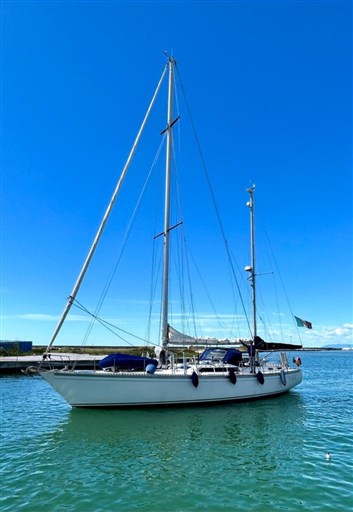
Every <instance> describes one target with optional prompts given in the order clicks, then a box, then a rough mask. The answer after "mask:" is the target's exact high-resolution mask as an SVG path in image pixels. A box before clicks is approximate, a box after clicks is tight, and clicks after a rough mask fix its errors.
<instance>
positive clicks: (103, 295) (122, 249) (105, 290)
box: [82, 136, 165, 346]
mask: <svg viewBox="0 0 353 512" xmlns="http://www.w3.org/2000/svg"><path fill="white" fill-rule="evenodd" d="M164 139H165V136H164V137H163V138H162V141H161V142H160V144H159V147H158V150H157V152H156V154H155V157H154V159H153V162H152V164H151V167H150V170H149V172H148V174H147V177H146V180H145V182H144V184H143V186H142V189H141V192H140V195H139V198H138V200H137V203H136V205H135V208H134V210H133V212H132V215H131V218H130V221H129V224H128V226H127V228H126V231H125V235H124V238H123V241H122V244H121V247H120V251H119V256H118V259H117V261H116V263H115V265H114V267H113V269H112V271H111V273H110V276H109V277H108V279H107V281H106V283H105V285H104V287H103V290H102V293H101V296H100V298H99V300H98V303H97V306H96V308H95V310H94V313H93V314H91V313H90V314H91V316H92V319H91V322H90V324H89V326H88V327H87V330H86V333H85V335H84V338H83V342H82V344H83V346H84V345H85V344H86V343H87V340H88V338H89V336H90V334H91V332H92V329H93V326H94V323H95V321H96V319H98V315H99V312H100V310H101V307H102V305H103V302H104V300H105V298H106V296H107V293H108V291H109V288H110V286H111V283H112V281H113V278H114V276H115V274H116V271H117V269H118V266H119V264H120V262H121V259H122V257H123V254H124V252H125V249H126V246H127V242H128V240H129V237H130V234H131V231H132V228H133V226H134V223H135V220H136V217H137V213H138V211H139V209H140V207H141V203H142V199H143V197H144V194H145V191H146V189H147V186H148V184H149V182H150V179H151V176H152V171H153V170H154V168H155V165H156V162H157V161H158V159H159V156H160V153H161V149H162V146H163V141H164Z"/></svg>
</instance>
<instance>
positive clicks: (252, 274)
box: [245, 185, 257, 339]
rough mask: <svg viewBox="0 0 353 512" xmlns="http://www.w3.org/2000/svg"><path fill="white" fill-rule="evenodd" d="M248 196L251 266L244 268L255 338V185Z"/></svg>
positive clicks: (248, 190) (249, 189)
mask: <svg viewBox="0 0 353 512" xmlns="http://www.w3.org/2000/svg"><path fill="white" fill-rule="evenodd" d="M246 191H247V192H248V193H249V194H250V199H249V201H248V202H247V203H246V205H247V206H248V207H249V208H250V252H251V266H250V267H245V270H246V271H248V272H250V280H251V289H252V313H253V331H254V332H253V337H254V339H255V336H257V323H256V272H255V221H254V192H255V185H253V186H252V187H251V188H248V189H246Z"/></svg>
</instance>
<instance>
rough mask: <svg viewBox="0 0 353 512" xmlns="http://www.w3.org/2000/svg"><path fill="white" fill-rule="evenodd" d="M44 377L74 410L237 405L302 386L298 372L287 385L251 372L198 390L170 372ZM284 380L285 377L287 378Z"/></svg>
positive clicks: (206, 381)
mask: <svg viewBox="0 0 353 512" xmlns="http://www.w3.org/2000/svg"><path fill="white" fill-rule="evenodd" d="M41 375H42V377H43V378H44V379H45V380H46V381H47V382H48V383H49V384H50V385H51V386H52V387H53V388H54V389H55V390H56V391H57V392H58V393H59V394H60V395H61V396H62V397H63V398H64V399H65V400H66V401H67V402H68V403H69V404H70V405H71V406H73V407H137V406H152V405H154V406H155V405H158V406H164V405H188V404H202V403H216V402H232V401H236V400H249V399H255V398H265V397H268V396H271V395H277V394H281V393H285V392H287V391H288V390H290V389H291V388H293V387H294V386H297V385H298V384H300V382H301V380H302V372H301V370H300V369H299V368H295V369H286V370H285V382H286V383H285V384H283V382H282V379H281V375H280V372H279V371H278V370H277V371H269V372H265V371H263V375H264V378H265V381H264V384H260V382H258V380H257V378H256V376H255V375H254V374H250V373H248V372H247V373H239V374H237V381H236V383H235V384H233V383H232V382H231V381H230V379H229V376H228V373H226V372H224V373H217V374H216V373H208V374H202V375H199V385H198V387H194V385H193V384H192V380H191V375H190V373H188V374H185V373H184V372H183V371H181V372H180V374H178V373H171V372H168V371H166V370H164V371H160V372H158V370H157V372H156V373H155V374H153V375H149V374H147V373H142V372H141V373H135V372H134V373H120V372H116V373H115V372H106V371H84V370H81V371H80V370H75V371H63V370H52V371H47V372H41ZM282 378H283V377H282Z"/></svg>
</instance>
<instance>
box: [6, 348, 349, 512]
mask: <svg viewBox="0 0 353 512" xmlns="http://www.w3.org/2000/svg"><path fill="white" fill-rule="evenodd" d="M301 358H302V361H303V366H302V368H303V372H304V380H303V383H302V384H301V385H300V386H298V387H297V388H296V389H295V390H292V391H291V392H290V393H288V394H286V395H283V396H280V397H276V398H271V399H267V400H261V401H254V402H244V403H239V404H232V405H218V406H212V407H210V406H206V407H188V408H171V409H162V408H160V409H141V410H79V409H71V408H70V406H68V405H67V404H66V403H65V402H64V401H63V400H62V399H61V398H60V397H59V396H58V395H57V394H56V393H55V392H54V391H53V390H52V389H51V388H50V387H49V386H48V384H47V383H46V382H45V381H44V380H43V379H41V378H40V377H38V376H36V377H27V376H25V375H23V376H6V377H1V378H0V386H1V461H0V464H1V501H0V510H1V511H2V512H5V511H6V512H9V511H26V512H29V511H31V512H38V511H53V512H61V511H63V512H64V511H70V512H74V511H87V512H90V511H92V512H96V511H97V512H99V511H102V512H103V511H119V512H120V511H121V512H125V511H154V512H159V511H163V512H164V511H178V512H179V511H180V512H183V511H185V512H187V511H200V512H201V511H224V512H226V511H254V512H267V511H269V512H270V511H299V510H303V511H304V510H305V511H318V512H325V511H335V512H337V511H347V512H348V511H350V510H353V426H352V425H353V393H352V388H353V385H352V383H353V381H352V375H353V352H319V353H313V352H305V353H303V354H301ZM328 451H329V452H330V453H331V459H330V460H327V459H326V453H327V452H328Z"/></svg>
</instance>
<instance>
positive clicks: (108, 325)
mask: <svg viewBox="0 0 353 512" xmlns="http://www.w3.org/2000/svg"><path fill="white" fill-rule="evenodd" d="M72 304H73V306H75V307H77V308H78V309H80V310H81V311H84V312H85V313H87V314H88V315H90V316H92V317H93V318H94V320H95V321H97V322H98V323H100V324H101V325H102V326H103V327H105V328H106V329H107V330H108V331H110V332H111V333H112V334H114V335H115V336H117V337H118V338H120V339H121V340H123V341H125V342H126V343H128V344H129V345H130V346H133V344H132V343H130V342H129V341H128V340H127V339H126V338H123V337H122V336H120V335H119V334H118V333H116V332H115V331H114V330H113V329H117V330H118V331H120V332H123V333H124V334H128V335H129V336H132V337H133V338H135V339H137V340H140V341H143V342H145V343H147V344H151V343H150V342H149V341H148V340H146V339H145V338H141V337H140V336H137V335H136V334H133V333H131V332H129V331H125V330H124V329H121V327H118V326H117V325H115V324H113V323H111V322H108V321H107V320H103V318H100V317H98V316H96V315H95V314H94V313H91V312H90V311H89V310H88V309H87V308H86V307H85V306H84V305H83V304H81V303H80V302H79V301H78V300H77V299H75V300H74V301H73V303H72Z"/></svg>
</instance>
